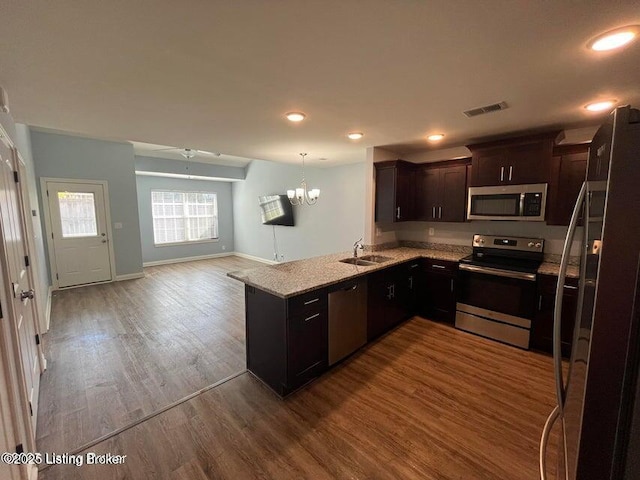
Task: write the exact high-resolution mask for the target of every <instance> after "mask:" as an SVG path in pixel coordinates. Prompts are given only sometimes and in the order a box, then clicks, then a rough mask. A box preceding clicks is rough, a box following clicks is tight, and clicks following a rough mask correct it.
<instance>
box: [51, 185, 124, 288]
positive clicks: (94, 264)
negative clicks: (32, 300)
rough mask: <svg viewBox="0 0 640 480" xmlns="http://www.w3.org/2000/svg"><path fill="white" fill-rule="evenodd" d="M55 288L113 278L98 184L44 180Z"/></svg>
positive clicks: (100, 188)
mask: <svg viewBox="0 0 640 480" xmlns="http://www.w3.org/2000/svg"><path fill="white" fill-rule="evenodd" d="M46 188H47V197H48V203H49V215H50V217H49V218H50V219H51V230H52V231H51V232H50V233H51V234H52V240H53V254H54V257H55V258H54V262H55V272H56V275H57V281H58V287H70V286H74V285H84V284H87V283H95V282H104V281H108V280H112V279H113V272H112V271H111V257H110V251H109V244H108V242H109V238H108V236H107V219H106V205H105V192H104V187H103V185H102V184H101V183H75V182H68V183H64V182H54V181H47V182H46Z"/></svg>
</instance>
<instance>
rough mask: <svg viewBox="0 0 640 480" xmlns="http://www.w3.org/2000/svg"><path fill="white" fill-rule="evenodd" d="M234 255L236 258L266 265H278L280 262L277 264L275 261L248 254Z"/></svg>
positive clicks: (238, 253) (234, 253) (236, 253)
mask: <svg viewBox="0 0 640 480" xmlns="http://www.w3.org/2000/svg"><path fill="white" fill-rule="evenodd" d="M232 255H235V256H236V257H241V258H246V259H247V260H254V261H256V262H261V263H266V264H267V265H276V264H277V263H279V262H276V261H275V260H267V259H266V258H262V257H256V256H254V255H249V254H248V253H240V252H233V254H232Z"/></svg>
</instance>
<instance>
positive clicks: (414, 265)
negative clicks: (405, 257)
mask: <svg viewBox="0 0 640 480" xmlns="http://www.w3.org/2000/svg"><path fill="white" fill-rule="evenodd" d="M409 268H410V269H412V270H413V269H414V268H418V264H417V263H414V264H413V265H409Z"/></svg>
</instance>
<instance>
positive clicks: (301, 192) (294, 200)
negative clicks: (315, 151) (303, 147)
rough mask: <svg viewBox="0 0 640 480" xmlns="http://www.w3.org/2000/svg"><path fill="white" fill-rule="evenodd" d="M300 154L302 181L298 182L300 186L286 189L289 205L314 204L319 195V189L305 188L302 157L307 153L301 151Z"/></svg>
mask: <svg viewBox="0 0 640 480" xmlns="http://www.w3.org/2000/svg"><path fill="white" fill-rule="evenodd" d="M300 156H301V157H302V182H300V186H299V187H298V188H296V189H295V190H287V197H289V201H290V202H291V205H304V204H305V203H306V204H307V205H314V204H315V203H316V202H317V201H318V197H319V196H320V189H318V188H312V189H311V190H308V189H307V182H306V180H305V179H304V157H306V156H307V154H306V153H301V154H300Z"/></svg>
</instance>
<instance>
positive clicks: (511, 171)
mask: <svg viewBox="0 0 640 480" xmlns="http://www.w3.org/2000/svg"><path fill="white" fill-rule="evenodd" d="M512 173H513V165H509V181H511V174H512Z"/></svg>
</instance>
